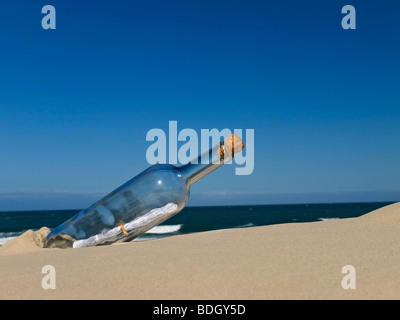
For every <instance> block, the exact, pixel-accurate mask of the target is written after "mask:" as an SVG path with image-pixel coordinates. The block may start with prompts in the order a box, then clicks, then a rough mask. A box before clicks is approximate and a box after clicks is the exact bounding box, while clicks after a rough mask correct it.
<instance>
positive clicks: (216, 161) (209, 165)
mask: <svg viewBox="0 0 400 320" xmlns="http://www.w3.org/2000/svg"><path fill="white" fill-rule="evenodd" d="M220 149H221V145H220V144H217V145H216V146H214V147H213V148H211V149H210V150H208V151H206V152H204V153H202V154H201V155H200V156H198V157H197V158H195V159H193V160H191V161H190V162H189V163H188V164H186V165H183V166H181V167H179V168H178V171H179V172H180V174H182V176H183V177H184V179H185V180H186V183H187V186H188V188H190V187H191V186H192V185H193V183H195V182H197V181H199V180H200V179H202V178H203V177H205V176H206V175H208V174H209V173H211V172H213V171H214V170H216V169H218V168H219V167H221V166H222V165H223V164H224V163H225V162H227V161H226V160H227V159H226V160H224V159H223V156H222V159H221V150H220Z"/></svg>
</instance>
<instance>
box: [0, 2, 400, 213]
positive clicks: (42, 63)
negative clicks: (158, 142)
mask: <svg viewBox="0 0 400 320" xmlns="http://www.w3.org/2000/svg"><path fill="white" fill-rule="evenodd" d="M46 4H51V5H53V6H54V7H55V8H56V30H43V29H42V27H41V20H42V18H43V17H44V14H42V13H41V8H42V7H43V6H44V5H46ZM346 4H352V5H354V7H355V8H356V19H357V20H356V26H357V29H356V30H343V29H342V27H341V19H342V17H343V16H344V15H343V14H342V13H341V8H342V7H343V6H344V5H346ZM399 16H400V3H399V2H398V1H389V0H385V1H377V0H376V1H367V0H363V1H356V0H350V1H320V0H318V1H317V0H309V1H296V0H290V1H289V0H281V1H267V0H262V1H204V0H202V1H187V0H180V1H176V0H169V1H155V0H146V1H121V0H118V1H75V0H69V1H58V0H49V1H37V0H25V1H21V0H15V1H7V2H6V3H3V4H2V5H1V6H0V164H1V166H0V211H1V210H20V209H26V210H28V209H54V208H58V209H60V208H83V207H86V206H88V205H90V204H91V203H92V202H93V201H95V200H97V198H98V197H100V196H102V195H105V194H106V193H108V192H110V191H112V190H113V189H115V188H116V187H118V186H119V185H121V184H122V183H124V182H125V181H127V180H129V179H130V178H132V177H133V176H135V175H136V174H138V173H139V172H141V171H142V170H144V169H145V168H146V167H147V166H148V164H147V162H146V150H147V148H148V147H149V146H150V144H151V142H147V141H146V139H145V138H146V133H147V132H148V131H149V130H150V129H153V128H161V129H164V130H167V129H168V121H170V120H177V121H178V130H181V129H184V128H193V129H195V130H198V132H199V133H200V129H202V128H209V129H211V128H217V129H220V130H222V129H224V128H231V129H240V128H241V129H254V130H255V169H254V172H253V174H252V175H249V176H235V174H234V166H232V165H230V166H224V167H223V168H221V169H219V170H218V171H216V172H214V173H213V174H212V175H210V176H208V177H207V178H205V179H204V181H200V182H199V183H197V185H195V186H193V187H192V199H191V200H190V202H189V205H200V204H201V205H207V204H248V203H250V204H251V203H290V202H326V201H328V202H330V201H376V200H383V201H385V200H389V201H395V200H400V160H399V159H400V144H399V142H400V90H399V89H400V59H399V57H400V41H399V40H400V38H399V34H400V19H399Z"/></svg>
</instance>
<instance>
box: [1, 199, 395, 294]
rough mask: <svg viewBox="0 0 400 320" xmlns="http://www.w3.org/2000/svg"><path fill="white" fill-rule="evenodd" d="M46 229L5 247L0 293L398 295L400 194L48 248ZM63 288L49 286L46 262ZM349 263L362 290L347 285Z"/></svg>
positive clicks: (356, 282) (2, 255) (2, 252)
mask: <svg viewBox="0 0 400 320" xmlns="http://www.w3.org/2000/svg"><path fill="white" fill-rule="evenodd" d="M46 232H48V229H44V228H42V229H41V230H40V231H38V232H33V231H30V232H27V233H25V234H24V235H22V236H20V237H18V238H16V239H14V240H11V241H9V242H8V243H6V244H5V245H4V246H2V247H1V248H0V270H1V276H0V288H1V291H0V298H1V299H399V298H400V268H399V266H400V203H397V204H393V205H390V206H387V207H384V208H381V209H378V210H375V211H373V212H371V213H368V214H366V215H364V216H361V217H359V218H352V219H342V220H330V221H321V222H312V223H291V224H282V225H272V226H264V227H252V228H243V229H227V230H218V231H210V232H202V233H195V234H189V235H181V236H174V237H169V238H162V239H157V240H151V241H144V242H131V243H125V244H118V245H112V246H101V247H90V248H81V249H44V248H41V246H42V243H43V242H42V240H43V238H44V236H45V234H46ZM45 265H52V266H54V268H55V270H56V277H55V279H56V289H54V290H52V289H48V290H45V289H43V288H42V284H41V283H42V279H43V277H44V276H45V274H42V268H43V266H45ZM345 265H351V266H354V268H355V284H356V288H355V289H347V290H345V289H343V287H342V280H343V278H344V277H345V276H346V275H347V274H343V273H342V268H343V266H345Z"/></svg>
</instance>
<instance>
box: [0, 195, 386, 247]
mask: <svg viewBox="0 0 400 320" xmlns="http://www.w3.org/2000/svg"><path fill="white" fill-rule="evenodd" d="M389 204H391V202H368V203H331V204H293V205H246V206H214V207H188V208H185V209H183V210H182V211H181V212H180V213H178V214H177V215H175V216H174V217H172V218H171V219H169V220H167V221H165V222H164V223H162V224H161V225H160V226H159V227H156V228H155V229H153V230H151V231H150V232H149V233H147V234H145V235H143V236H141V237H139V238H138V240H146V239H152V238H160V237H164V236H170V235H175V234H185V233H192V232H202V231H210V230H218V229H227V228H239V227H252V226H265V225H271V224H280V223H293V222H312V221H318V220H326V219H345V218H353V217H359V216H361V215H363V214H365V213H368V212H370V211H372V210H375V209H378V208H381V207H384V206H386V205H389ZM79 211H80V210H45V211H14V212H0V245H1V244H4V243H5V242H6V241H7V240H9V239H11V238H13V237H15V236H18V235H20V234H21V233H23V232H24V231H26V230H28V229H33V230H37V229H39V228H41V227H42V226H46V227H49V228H50V229H52V228H55V227H56V226H58V225H59V224H61V223H63V222H64V221H65V220H67V219H69V218H70V217H72V216H73V215H75V214H76V213H78V212H79Z"/></svg>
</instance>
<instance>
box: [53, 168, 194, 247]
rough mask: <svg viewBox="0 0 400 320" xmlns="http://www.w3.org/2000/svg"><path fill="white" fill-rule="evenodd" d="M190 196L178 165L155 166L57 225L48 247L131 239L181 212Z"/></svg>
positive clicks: (79, 245) (90, 244)
mask: <svg viewBox="0 0 400 320" xmlns="http://www.w3.org/2000/svg"><path fill="white" fill-rule="evenodd" d="M188 198H189V187H188V185H187V183H186V179H185V178H184V177H183V176H182V175H181V174H180V172H179V170H178V168H176V167H175V166H172V165H167V164H165V165H154V166H151V167H150V168H148V169H147V170H145V171H143V172H142V173H141V174H139V175H137V176H136V177H135V178H133V179H131V180H130V181H128V182H127V183H125V184H124V185H122V186H121V187H119V188H118V189H116V190H114V191H113V192H111V193H110V194H108V195H106V196H105V197H104V198H102V199H101V200H99V201H97V202H96V203H94V204H93V205H91V206H90V207H88V208H87V209H85V210H83V211H81V212H79V213H78V214H77V215H75V216H74V217H72V218H71V219H69V220H67V221H66V222H64V223H63V224H62V225H60V226H58V227H57V228H55V229H54V230H53V231H52V232H51V233H50V234H49V235H48V237H47V243H48V247H53V246H54V247H58V246H60V243H63V244H62V245H61V246H64V247H69V246H73V247H86V246H93V245H100V244H110V243H114V242H121V241H130V240H132V239H134V238H136V237H137V236H139V235H141V234H143V233H145V232H146V231H148V230H150V229H151V228H153V227H154V226H156V225H158V224H160V223H162V222H163V221H165V220H166V219H168V218H170V217H172V216H173V215H174V214H176V213H178V212H179V211H181V210H182V209H183V208H184V207H185V205H186V203H187V201H188ZM146 215H148V217H147V219H146ZM135 221H136V223H134V222H135Z"/></svg>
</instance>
